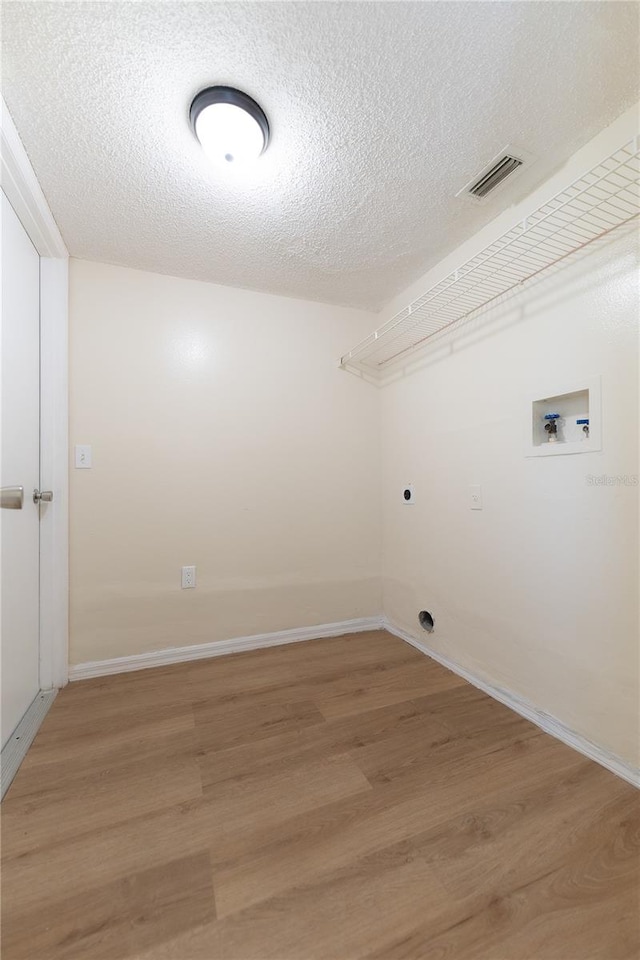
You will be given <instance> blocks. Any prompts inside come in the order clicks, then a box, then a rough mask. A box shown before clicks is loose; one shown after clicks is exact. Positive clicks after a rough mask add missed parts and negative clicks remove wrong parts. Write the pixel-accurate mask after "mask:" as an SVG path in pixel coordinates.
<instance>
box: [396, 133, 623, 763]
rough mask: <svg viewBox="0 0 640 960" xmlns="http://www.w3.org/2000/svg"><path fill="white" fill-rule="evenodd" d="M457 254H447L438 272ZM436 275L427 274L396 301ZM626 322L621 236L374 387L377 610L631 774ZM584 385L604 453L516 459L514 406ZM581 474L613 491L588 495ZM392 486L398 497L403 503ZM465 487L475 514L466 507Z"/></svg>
mask: <svg viewBox="0 0 640 960" xmlns="http://www.w3.org/2000/svg"><path fill="white" fill-rule="evenodd" d="M636 123H637V120H636V119H635V117H632V116H630V115H628V116H627V118H626V119H625V118H622V119H621V122H619V123H618V124H616V125H614V128H613V129H612V130H610V131H608V132H607V133H605V134H603V135H601V136H600V137H599V138H596V141H594V142H593V143H592V144H590V145H589V146H588V147H587V148H585V150H583V151H581V152H580V154H579V155H577V156H576V157H575V158H574V160H573V161H572V164H570V165H569V167H568V169H567V170H565V171H563V172H562V173H561V174H560V175H559V176H558V177H557V178H556V183H557V186H560V185H561V183H562V181H563V180H564V182H565V183H566V182H570V181H571V179H573V178H574V177H575V176H576V175H578V174H581V173H582V172H583V171H584V170H585V169H588V168H589V166H590V165H591V164H592V163H593V162H595V161H597V160H599V159H600V158H601V157H602V156H604V155H606V153H607V152H608V150H609V149H611V150H613V149H615V148H617V147H618V146H619V145H620V144H621V143H622V142H624V139H625V137H626V133H629V139H630V138H631V136H632V135H633V131H634V128H635V126H636ZM548 190H549V188H548V187H547V188H546V191H547V192H548ZM529 206H530V207H531V208H535V201H534V203H531V204H530V205H529ZM525 212H527V211H526V205H522V207H521V210H520V211H515V212H514V211H513V210H512V211H510V212H509V215H508V216H509V219H510V220H511V221H513V220H515V219H517V217H518V215H519V213H521V214H522V215H524V213H525ZM499 227H500V225H499V224H498V225H496V224H494V225H493V226H492V227H491V228H490V229H488V230H486V231H484V234H483V236H481V237H478V238H475V241H474V242H475V245H476V249H473V244H470V245H469V246H468V247H467V251H466V252H467V254H468V255H471V254H473V253H475V252H477V250H478V249H481V248H482V246H483V245H484V243H487V242H489V241H490V240H492V239H494V237H495V236H496V235H499V233H500V229H499ZM492 231H493V236H492V235H491V234H492ZM456 259H458V261H459V260H460V252H458V254H456V255H453V257H452V258H451V260H450V263H449V264H444V265H442V267H441V268H440V272H441V273H445V272H446V270H448V269H451V268H452V267H453V266H455V263H454V260H456ZM435 279H439V276H437V275H436V273H435V271H434V272H433V273H432V275H431V276H430V277H426V278H424V280H423V281H422V284H418V285H416V287H415V288H413V289H412V291H410V292H409V293H407V294H405V297H404V302H407V300H408V299H409V297H410V296H414V295H415V294H417V293H418V292H423V290H424V289H426V288H427V287H428V286H429V282H430V281H432V280H435ZM399 302H402V298H401V300H400V301H399ZM638 317H639V302H638V234H637V230H636V229H634V230H633V231H632V232H631V233H627V234H626V236H621V237H618V239H617V240H615V242H610V243H606V244H605V245H604V246H603V247H602V248H601V249H600V250H598V251H595V252H593V251H592V252H591V253H590V254H589V255H588V256H586V257H585V258H584V259H583V260H580V261H578V262H577V263H576V264H574V265H573V266H572V267H565V268H564V269H562V270H560V271H559V272H557V273H556V274H555V275H553V276H551V277H547V278H546V279H545V280H544V281H543V282H539V283H538V284H536V285H535V286H533V287H532V288H531V289H530V290H529V292H527V293H526V294H521V295H520V296H519V297H516V298H515V299H513V300H511V301H510V303H508V304H506V305H503V306H501V307H498V308H494V309H491V310H488V311H487V312H486V313H485V314H484V315H483V316H480V317H476V318H475V319H474V320H473V322H471V323H469V324H466V325H464V326H463V327H462V328H460V329H458V331H457V332H456V333H455V335H448V336H447V337H445V338H444V339H442V340H441V341H440V343H438V344H436V345H435V347H433V348H431V349H430V350H427V351H426V352H425V353H424V354H423V355H422V357H421V359H420V364H419V365H418V366H419V367H420V369H418V371H417V372H415V373H414V374H413V375H412V376H409V377H406V378H405V379H404V380H402V381H399V382H397V383H395V384H393V385H390V386H388V387H386V388H384V389H383V390H382V399H383V410H382V424H383V428H382V436H383V448H382V449H383V527H384V535H383V556H384V610H385V614H386V615H387V616H388V617H389V618H390V619H391V620H392V621H393V622H395V623H396V624H397V625H398V626H400V627H402V628H403V629H405V630H406V631H407V632H409V633H410V634H411V635H412V636H414V637H415V638H416V639H418V640H422V641H423V642H424V643H426V644H427V645H428V646H430V647H431V648H432V649H434V650H436V651H438V652H439V653H441V654H442V655H444V656H446V657H448V658H450V659H451V660H453V661H456V662H458V663H459V664H461V665H462V666H464V667H466V668H467V669H469V670H471V671H473V672H474V673H476V674H477V675H480V676H481V677H483V678H484V679H485V680H487V681H489V682H490V683H492V684H493V685H495V686H498V687H501V688H503V689H506V690H508V691H510V692H511V693H514V694H516V695H517V696H519V697H521V698H524V699H526V700H528V701H530V702H531V703H532V704H534V705H535V706H536V707H538V708H539V709H541V710H543V711H546V712H548V713H549V714H551V715H553V716H554V717H556V718H557V719H559V720H560V721H562V722H563V723H565V724H566V725H568V726H569V727H570V728H572V729H573V730H575V731H577V732H578V733H580V734H582V735H583V736H585V737H587V738H589V739H591V740H592V741H594V742H595V743H597V744H598V745H600V746H601V747H604V748H605V749H608V750H610V751H611V752H612V753H615V754H617V755H619V756H621V757H622V758H624V759H626V760H628V761H630V762H632V763H635V764H637V763H638V716H639V700H638V645H639V628H638V576H639V574H638V492H639V489H640V488H639V487H638V485H637V482H638V481H637V478H638V430H639V424H638ZM593 376H596V377H601V386H602V450H601V451H600V452H595V453H589V454H580V455H574V456H554V457H545V458H532V459H527V458H526V457H525V433H526V430H527V427H528V426H529V421H528V415H527V412H526V410H527V401H528V400H529V398H530V397H531V396H532V395H535V394H537V395H538V396H539V397H544V396H548V395H550V393H549V392H547V391H548V390H549V385H550V384H554V385H555V389H553V395H555V394H556V393H562V392H565V391H570V390H572V389H575V383H576V381H579V380H580V379H581V378H584V379H585V380H586V379H588V378H589V377H593ZM591 475H593V476H596V477H601V476H603V475H606V476H609V477H612V478H618V477H619V478H621V479H620V480H615V481H614V482H613V483H611V484H610V485H600V484H590V482H589V479H588V478H589V476H591ZM624 478H627V479H626V480H625V479H624ZM405 483H413V485H414V492H415V497H416V501H415V504H414V505H413V506H411V507H407V506H405V505H404V504H403V503H402V499H401V490H402V486H403V484H405ZM478 484H479V485H481V486H482V490H483V495H484V509H483V510H482V511H481V512H480V511H471V509H470V503H469V486H470V485H478ZM421 609H427V610H430V611H431V612H432V613H433V615H434V617H435V621H436V629H435V632H434V633H433V634H431V635H427V634H425V633H424V632H423V631H422V630H421V628H420V627H419V625H418V623H417V615H418V611H420V610H421Z"/></svg>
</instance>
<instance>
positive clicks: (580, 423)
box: [576, 417, 589, 440]
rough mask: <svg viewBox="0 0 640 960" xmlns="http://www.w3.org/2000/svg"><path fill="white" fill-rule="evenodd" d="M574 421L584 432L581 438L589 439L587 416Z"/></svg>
mask: <svg viewBox="0 0 640 960" xmlns="http://www.w3.org/2000/svg"><path fill="white" fill-rule="evenodd" d="M576 423H577V424H578V426H581V427H582V432H583V433H584V438H583V439H584V440H588V439H589V418H588V417H583V419H581V420H576Z"/></svg>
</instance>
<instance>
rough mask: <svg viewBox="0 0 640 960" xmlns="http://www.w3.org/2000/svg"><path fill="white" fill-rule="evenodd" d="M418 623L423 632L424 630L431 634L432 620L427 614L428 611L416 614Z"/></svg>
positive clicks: (433, 624)
mask: <svg viewBox="0 0 640 960" xmlns="http://www.w3.org/2000/svg"><path fill="white" fill-rule="evenodd" d="M418 622H419V623H420V626H421V627H422V629H423V630H426V631H427V633H433V628H434V626H435V623H434V619H433V617H432V616H431V614H430V613H429V611H428V610H421V611H420V613H419V614H418Z"/></svg>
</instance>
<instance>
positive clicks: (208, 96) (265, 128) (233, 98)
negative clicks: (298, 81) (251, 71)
mask: <svg viewBox="0 0 640 960" xmlns="http://www.w3.org/2000/svg"><path fill="white" fill-rule="evenodd" d="M221 103H225V104H229V105H230V106H232V107H238V108H239V109H241V110H244V112H245V113H247V114H248V115H249V116H250V117H251V119H252V120H254V121H255V122H256V123H257V125H258V127H259V128H260V131H261V133H262V141H263V143H262V150H261V151H260V153H259V154H258V156H261V155H262V154H263V153H264V152H265V150H266V149H267V146H268V144H269V137H270V134H271V131H270V128H269V121H268V120H267V115H266V113H265V112H264V110H263V109H262V107H261V106H260V104H259V103H257V102H256V101H255V100H254V99H253V97H250V96H249V94H248V93H244V92H243V91H242V90H237V89H236V88H235V87H225V86H214V87H206V88H205V89H204V90H201V91H200V93H198V94H196V96H195V97H194V98H193V100H192V102H191V107H190V109H189V122H190V124H191V129H192V130H193V133H194V136H195V137H196V139H197V140H198V142H199V143H200V144H201V146H202V141H201V140H200V137H199V136H198V131H197V128H196V124H197V122H198V117H199V116H200V114H201V113H202V111H203V110H206V108H207V107H211V106H215V105H216V104H221Z"/></svg>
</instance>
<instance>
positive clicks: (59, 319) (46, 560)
mask: <svg viewBox="0 0 640 960" xmlns="http://www.w3.org/2000/svg"><path fill="white" fill-rule="evenodd" d="M0 148H1V149H0V154H1V161H2V167H1V173H2V189H3V190H4V192H5V194H6V196H7V199H8V200H9V202H10V204H11V206H12V207H13V209H14V210H15V212H16V214H17V215H18V219H19V220H20V221H21V223H22V226H23V227H24V229H25V230H26V232H27V234H28V236H29V238H30V240H31V242H32V243H33V245H34V247H35V248H36V250H37V252H38V253H39V255H40V483H41V487H42V488H43V489H47V490H53V492H54V501H53V503H52V505H51V507H47V508H46V510H45V511H42V514H41V520H40V677H39V679H40V689H41V690H49V689H51V688H57V687H63V686H64V685H65V684H66V683H67V680H68V677H69V653H68V651H69V452H68V451H69V424H68V421H69V401H68V327H69V253H68V251H67V248H66V246H65V244H64V240H63V239H62V236H61V234H60V231H59V230H58V227H57V225H56V222H55V220H54V219H53V215H52V213H51V211H50V209H49V205H48V204H47V201H46V199H45V196H44V193H43V192H42V189H41V187H40V184H39V183H38V180H37V178H36V175H35V173H34V170H33V167H32V166H31V163H30V161H29V158H28V156H27V153H26V151H25V149H24V146H23V145H22V141H21V140H20V136H19V134H18V131H17V130H16V127H15V125H14V123H13V120H12V119H11V115H10V113H9V111H8V109H7V105H6V104H5V102H4V98H3V99H2V124H1V132H0Z"/></svg>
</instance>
